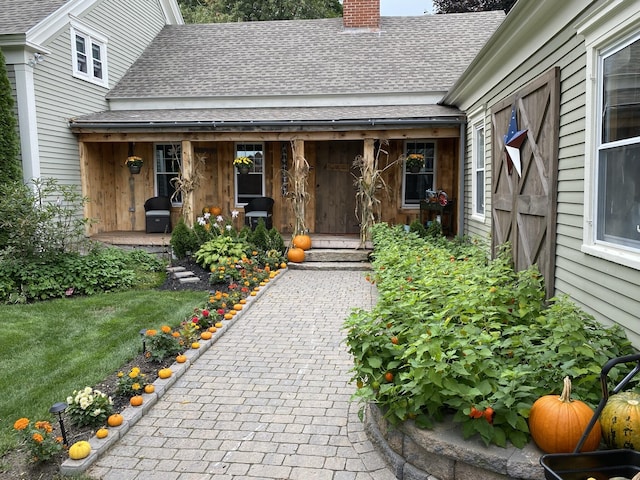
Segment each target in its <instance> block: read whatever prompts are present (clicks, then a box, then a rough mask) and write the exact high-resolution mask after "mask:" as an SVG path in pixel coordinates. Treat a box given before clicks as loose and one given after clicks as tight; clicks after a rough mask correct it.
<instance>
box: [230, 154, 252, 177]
mask: <svg viewBox="0 0 640 480" xmlns="http://www.w3.org/2000/svg"><path fill="white" fill-rule="evenodd" d="M233 166H234V167H236V168H237V169H238V172H240V173H241V174H242V175H246V174H247V173H249V170H251V167H253V160H252V159H250V158H249V157H238V158H236V159H235V160H234V161H233Z"/></svg>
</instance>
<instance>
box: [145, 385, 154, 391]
mask: <svg viewBox="0 0 640 480" xmlns="http://www.w3.org/2000/svg"><path fill="white" fill-rule="evenodd" d="M155 391H156V387H154V386H153V385H151V384H149V385H145V386H144V393H153V392H155Z"/></svg>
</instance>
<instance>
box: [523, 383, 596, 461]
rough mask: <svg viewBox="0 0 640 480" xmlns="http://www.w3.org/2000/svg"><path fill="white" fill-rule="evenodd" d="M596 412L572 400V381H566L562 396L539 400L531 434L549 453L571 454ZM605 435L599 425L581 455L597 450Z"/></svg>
mask: <svg viewBox="0 0 640 480" xmlns="http://www.w3.org/2000/svg"><path fill="white" fill-rule="evenodd" d="M591 417H593V410H592V409H591V407H590V406H589V405H587V404H586V403H584V402H581V401H580V400H571V380H569V377H565V379H564V388H563V389H562V394H561V395H545V396H544V397H540V398H539V399H538V400H536V401H535V402H534V404H533V406H532V407H531V411H530V412H529V430H530V431H531V437H532V438H533V441H534V442H535V443H536V445H538V447H540V449H541V450H542V451H544V452H545V453H571V452H573V451H574V449H575V448H576V445H577V444H578V442H579V441H580V438H581V437H582V434H583V433H584V431H585V429H586V428H587V425H588V424H589V421H590V420H591ZM601 438H602V433H601V431H600V423H599V422H596V424H595V425H594V426H593V429H592V430H591V433H590V434H589V436H588V437H587V439H586V440H585V442H584V445H583V446H582V449H581V450H580V451H581V452H591V451H593V450H597V448H598V446H599V445H600V439H601Z"/></svg>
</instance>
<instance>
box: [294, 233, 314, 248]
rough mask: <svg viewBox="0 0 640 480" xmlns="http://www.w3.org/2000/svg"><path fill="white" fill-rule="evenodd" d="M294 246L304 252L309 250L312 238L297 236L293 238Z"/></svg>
mask: <svg viewBox="0 0 640 480" xmlns="http://www.w3.org/2000/svg"><path fill="white" fill-rule="evenodd" d="M293 246H294V247H298V248H301V249H302V250H309V249H310V248H311V237H310V236H309V235H296V236H295V237H293Z"/></svg>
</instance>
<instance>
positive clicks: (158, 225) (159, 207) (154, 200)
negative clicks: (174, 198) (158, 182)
mask: <svg viewBox="0 0 640 480" xmlns="http://www.w3.org/2000/svg"><path fill="white" fill-rule="evenodd" d="M144 212H145V217H146V232H147V233H169V232H170V231H171V199H170V198H169V197H151V198H149V199H148V200H147V201H146V202H144Z"/></svg>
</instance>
